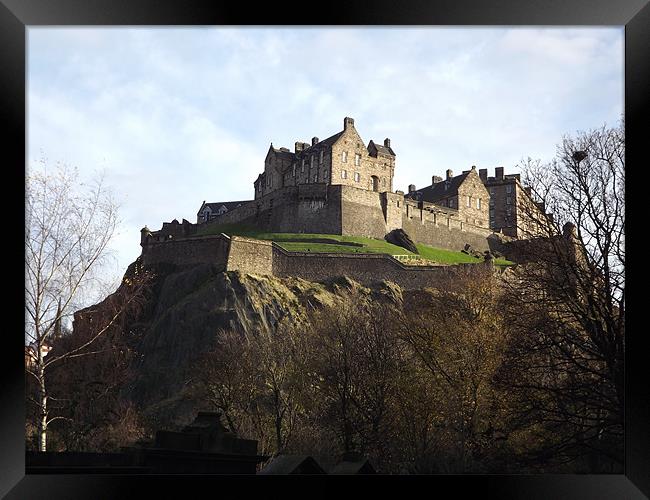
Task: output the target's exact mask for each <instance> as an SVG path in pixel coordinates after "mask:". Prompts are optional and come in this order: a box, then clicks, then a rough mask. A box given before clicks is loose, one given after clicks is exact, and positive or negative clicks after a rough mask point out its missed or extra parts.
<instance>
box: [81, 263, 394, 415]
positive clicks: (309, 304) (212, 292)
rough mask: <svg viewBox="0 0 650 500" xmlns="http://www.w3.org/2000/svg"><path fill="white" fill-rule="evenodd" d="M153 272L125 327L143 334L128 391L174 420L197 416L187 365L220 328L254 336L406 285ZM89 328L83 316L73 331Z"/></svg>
mask: <svg viewBox="0 0 650 500" xmlns="http://www.w3.org/2000/svg"><path fill="white" fill-rule="evenodd" d="M154 271H155V274H156V278H155V283H154V285H153V287H152V289H153V292H152V293H151V294H150V297H149V299H148V300H147V303H146V305H145V307H144V308H143V312H142V313H141V314H139V316H138V317H137V318H132V319H131V320H130V321H129V323H128V324H127V325H125V328H124V331H125V332H130V333H132V332H137V335H138V337H139V342H138V344H139V345H138V347H137V352H138V353H139V359H138V361H137V362H136V363H135V365H134V366H133V367H132V369H133V371H134V373H135V374H136V376H135V381H134V383H133V384H130V385H129V387H128V388H125V389H124V390H125V392H126V395H127V397H128V398H129V399H131V400H132V401H134V402H135V403H136V404H137V406H139V407H141V408H144V409H149V410H151V411H152V413H161V412H160V411H159V410H161V409H163V408H164V411H162V413H165V414H168V415H169V416H170V418H171V417H172V414H173V416H174V419H175V420H183V419H184V418H185V417H188V418H189V416H190V415H193V414H195V411H196V409H197V408H195V407H194V406H193V405H194V403H195V402H193V401H189V400H185V399H184V396H183V392H184V390H185V389H186V388H187V384H188V380H189V379H188V376H189V375H188V369H189V368H190V367H191V366H192V365H193V363H194V362H195V361H197V360H198V359H199V358H200V357H201V356H202V355H203V354H204V353H205V352H206V351H209V350H210V349H212V347H213V345H214V342H215V340H216V339H217V336H218V335H219V332H220V331H223V330H234V331H237V332H240V333H242V334H252V335H254V334H256V333H258V332H261V331H268V330H271V329H273V328H274V327H275V325H276V324H277V323H278V322H279V321H281V320H284V319H286V320H288V321H291V322H293V323H300V322H301V321H303V320H304V319H305V318H306V316H307V313H308V311H309V310H310V309H313V308H318V307H322V306H324V305H335V304H336V303H337V301H340V300H342V298H343V295H344V294H345V293H346V292H347V291H349V290H351V289H353V288H361V289H363V290H364V293H368V294H372V298H373V300H390V301H394V302H399V301H401V300H402V290H401V288H400V287H399V286H397V285H395V284H394V283H388V282H385V283H384V284H383V285H381V286H378V287H376V288H374V289H369V288H365V287H363V286H362V285H359V284H358V283H356V282H355V281H352V280H350V279H348V278H345V277H342V278H333V279H331V280H328V281H327V282H322V283H317V282H310V281H306V280H303V279H300V278H277V277H274V276H261V275H252V274H243V273H240V272H239V271H232V272H224V271H223V267H219V266H216V265H210V264H199V265H195V266H192V267H186V268H178V267H174V266H171V265H165V266H158V267H155V268H154ZM105 302H106V301H105ZM103 304H104V303H100V304H98V305H97V306H94V309H95V310H97V309H101V308H102V305H103ZM84 326H85V325H84V320H83V319H81V318H80V317H78V319H77V323H76V324H75V330H77V329H79V331H82V330H83V328H84ZM162 423H163V424H164V422H162Z"/></svg>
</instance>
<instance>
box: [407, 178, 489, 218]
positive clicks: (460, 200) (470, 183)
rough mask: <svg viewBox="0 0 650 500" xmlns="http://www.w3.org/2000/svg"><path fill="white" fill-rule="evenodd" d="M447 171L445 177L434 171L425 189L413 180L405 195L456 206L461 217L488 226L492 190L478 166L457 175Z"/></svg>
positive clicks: (442, 204)
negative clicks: (484, 180)
mask: <svg viewBox="0 0 650 500" xmlns="http://www.w3.org/2000/svg"><path fill="white" fill-rule="evenodd" d="M446 174H447V175H446V177H445V179H444V180H443V179H442V178H441V177H438V176H435V175H434V176H433V177H432V178H431V185H430V186H427V187H425V188H422V189H415V186H414V185H413V184H411V185H410V186H409V192H408V194H406V197H407V198H410V199H412V200H416V201H422V202H427V203H433V204H434V205H438V206H441V207H445V208H451V209H454V210H455V211H457V213H458V217H457V218H458V220H459V221H461V222H465V223H469V224H472V225H474V226H478V227H484V228H489V227H490V225H489V219H488V205H489V203H490V194H489V192H488V190H487V189H486V188H485V186H484V185H483V183H482V182H481V179H480V177H479V175H478V174H477V172H476V167H472V168H471V170H465V171H464V172H463V173H462V174H460V175H456V176H454V174H453V172H452V171H451V170H447V172H446Z"/></svg>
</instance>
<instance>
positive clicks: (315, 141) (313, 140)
mask: <svg viewBox="0 0 650 500" xmlns="http://www.w3.org/2000/svg"><path fill="white" fill-rule="evenodd" d="M316 144H318V137H312V138H311V145H312V146H315V145H316Z"/></svg>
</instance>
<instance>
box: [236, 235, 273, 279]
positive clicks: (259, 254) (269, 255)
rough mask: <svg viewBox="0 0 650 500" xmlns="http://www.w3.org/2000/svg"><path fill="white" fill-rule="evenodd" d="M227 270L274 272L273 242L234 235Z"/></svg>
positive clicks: (253, 272)
mask: <svg viewBox="0 0 650 500" xmlns="http://www.w3.org/2000/svg"><path fill="white" fill-rule="evenodd" d="M227 261H228V262H227V265H226V271H241V272H243V273H248V274H274V272H273V243H272V242H271V241H261V240H252V239H249V238H242V237H241V236H233V237H232V239H231V241H230V252H229V254H228V257H227Z"/></svg>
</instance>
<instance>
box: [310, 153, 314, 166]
mask: <svg viewBox="0 0 650 500" xmlns="http://www.w3.org/2000/svg"><path fill="white" fill-rule="evenodd" d="M310 162H311V163H310V165H309V166H310V168H314V155H311V156H310Z"/></svg>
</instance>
